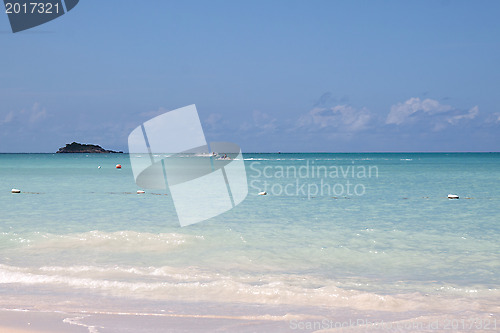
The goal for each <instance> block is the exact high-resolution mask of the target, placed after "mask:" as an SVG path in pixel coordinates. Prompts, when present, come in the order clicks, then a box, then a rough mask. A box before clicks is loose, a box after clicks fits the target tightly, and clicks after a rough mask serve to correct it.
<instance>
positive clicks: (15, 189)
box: [12, 188, 21, 193]
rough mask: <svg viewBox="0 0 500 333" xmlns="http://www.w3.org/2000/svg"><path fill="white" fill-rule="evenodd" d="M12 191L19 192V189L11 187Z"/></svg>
mask: <svg viewBox="0 0 500 333" xmlns="http://www.w3.org/2000/svg"><path fill="white" fill-rule="evenodd" d="M12 193H21V190H18V189H17V188H13V189H12Z"/></svg>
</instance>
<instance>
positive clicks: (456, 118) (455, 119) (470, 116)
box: [448, 105, 479, 124]
mask: <svg viewBox="0 0 500 333" xmlns="http://www.w3.org/2000/svg"><path fill="white" fill-rule="evenodd" d="M478 113H479V108H478V107H477V105H476V106H475V107H473V108H471V109H470V110H469V111H468V112H467V113H464V114H457V115H456V116H452V117H450V118H448V122H449V123H450V124H456V123H457V122H459V121H460V120H461V119H474V118H476V116H477V115H478Z"/></svg>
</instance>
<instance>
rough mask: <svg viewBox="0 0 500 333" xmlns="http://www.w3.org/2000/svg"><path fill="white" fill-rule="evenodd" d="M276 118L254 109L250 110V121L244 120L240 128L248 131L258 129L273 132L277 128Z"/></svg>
mask: <svg viewBox="0 0 500 333" xmlns="http://www.w3.org/2000/svg"><path fill="white" fill-rule="evenodd" d="M276 122H277V119H276V118H273V117H271V116H270V115H269V114H267V113H265V112H262V111H259V110H254V111H253V112H252V122H251V123H249V122H244V123H243V124H242V125H241V127H240V130H242V131H249V130H254V129H255V130H259V131H261V132H274V131H275V130H276V129H277V125H276Z"/></svg>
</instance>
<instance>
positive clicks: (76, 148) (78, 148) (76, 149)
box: [56, 142, 123, 154]
mask: <svg viewBox="0 0 500 333" xmlns="http://www.w3.org/2000/svg"><path fill="white" fill-rule="evenodd" d="M56 153H57V154H60V153H87V154H89V153H90V154H95V153H97V154H122V153H123V152H122V151H113V150H106V149H104V148H102V147H100V146H98V145H89V144H82V143H77V142H73V143H68V144H67V145H66V147H62V148H59V150H58V151H57V152H56Z"/></svg>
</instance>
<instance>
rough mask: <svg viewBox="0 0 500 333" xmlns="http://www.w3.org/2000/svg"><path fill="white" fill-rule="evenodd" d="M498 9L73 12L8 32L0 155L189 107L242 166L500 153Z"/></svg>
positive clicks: (167, 4)
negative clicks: (250, 157) (316, 157)
mask: <svg viewBox="0 0 500 333" xmlns="http://www.w3.org/2000/svg"><path fill="white" fill-rule="evenodd" d="M499 13H500V2H499V1H488V0H484V1H472V0H470V1H458V0H456V1H439V0H436V1H434V0H432V1H429V0H428V1H426V0H419V1H356V0H354V1H340V0H337V1H335V0H327V1H321V0H311V1H305V0H303V1H294V0H285V1H281V0H266V1H260V0H255V1H247V0H241V1H230V0H226V1H222V0H213V1H206V0H204V1H192V0H183V1H180V0H178V1H166V0H162V1H160V0H157V1H153V0H149V1H130V0H106V1H98V0H80V3H79V4H78V5H77V6H76V7H75V8H74V9H73V10H72V11H70V12H68V13H67V14H65V15H63V16H61V17H59V18H57V19H55V20H53V21H51V22H48V23H46V24H43V25H41V26H38V27H35V28H32V29H30V30H26V31H24V32H18V33H15V34H14V33H12V31H11V29H10V25H9V21H8V17H7V15H6V14H4V13H0V41H1V46H0V64H1V69H0V152H4V153H10V152H48V153H51V152H55V151H57V150H58V148H60V147H63V146H64V145H65V144H67V143H70V142H73V141H76V142H81V143H92V144H99V145H101V146H103V147H104V148H106V149H115V150H123V151H128V148H127V138H128V135H129V134H130V132H131V131H132V130H133V129H134V128H136V127H137V126H139V125H141V124H142V123H144V122H145V121H147V120H149V119H151V118H153V117H155V116H157V115H160V114H162V113H164V112H167V111H170V110H173V109H176V108H180V107H184V106H187V105H191V104H195V105H196V107H197V110H198V113H199V116H200V120H201V123H202V126H203V129H204V131H205V136H206V139H207V141H208V142H212V141H229V142H234V143H237V144H239V145H240V146H241V148H242V151H243V152H277V151H281V152H413V151H415V152H417V151H418V152H420V151H422V152H438V151H446V152H455V151H457V152H459V151H497V152H498V151H500V107H499V106H500V20H499V19H498V15H499Z"/></svg>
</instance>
